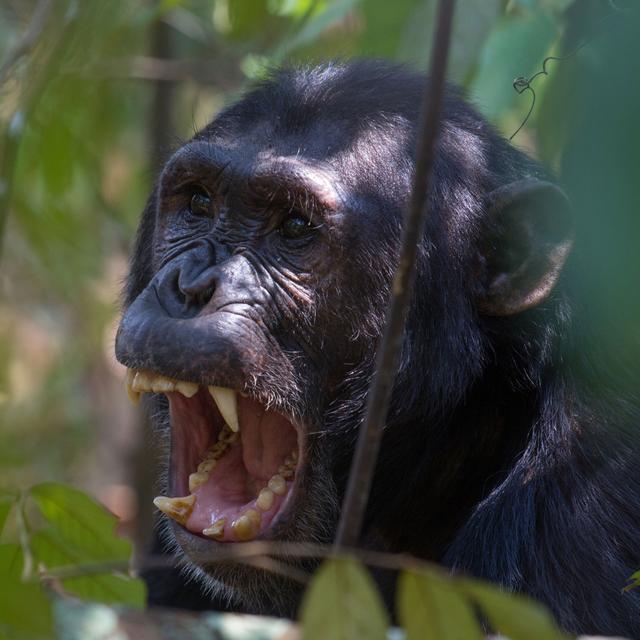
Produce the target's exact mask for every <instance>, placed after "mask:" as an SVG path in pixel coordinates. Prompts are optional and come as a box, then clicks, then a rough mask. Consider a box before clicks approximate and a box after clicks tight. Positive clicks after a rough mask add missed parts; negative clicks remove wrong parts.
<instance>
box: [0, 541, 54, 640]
mask: <svg viewBox="0 0 640 640" xmlns="http://www.w3.org/2000/svg"><path fill="white" fill-rule="evenodd" d="M22 563H23V556H22V549H21V548H20V547H19V546H18V545H16V544H2V545H0V640H21V639H26V638H30V640H35V639H37V638H50V637H52V633H53V630H52V615H51V605H50V602H49V599H48V598H47V596H46V595H45V593H44V591H43V589H42V587H41V586H40V585H39V584H38V583H30V582H23V581H22V575H21V574H22Z"/></svg>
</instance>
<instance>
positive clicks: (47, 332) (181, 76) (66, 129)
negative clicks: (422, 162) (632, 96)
mask: <svg viewBox="0 0 640 640" xmlns="http://www.w3.org/2000/svg"><path fill="white" fill-rule="evenodd" d="M570 4H571V3H570V2H567V1H566V0H565V1H564V2H560V1H555V2H553V1H551V0H546V1H542V0H541V1H539V2H538V1H535V2H534V1H530V2H525V1H524V0H520V1H518V2H513V1H512V2H506V1H504V0H460V1H459V5H458V10H457V14H456V18H455V26H454V37H453V47H452V51H451V68H450V76H451V78H452V80H455V81H457V82H459V83H461V84H463V85H464V86H465V87H467V89H468V90H469V92H470V95H471V97H472V98H473V99H474V101H475V102H476V103H477V104H478V106H479V107H480V108H481V109H482V110H483V111H484V112H485V113H486V114H487V115H488V116H489V117H490V118H491V119H492V120H493V121H494V122H495V123H496V125H497V126H498V127H500V128H502V129H503V130H504V131H505V132H507V133H509V132H511V131H513V130H514V129H515V128H516V126H517V124H518V123H519V122H520V121H521V120H522V118H523V117H524V115H525V114H526V112H527V111H528V108H529V104H530V102H529V97H528V96H526V95H524V96H518V94H517V93H516V92H515V91H514V90H513V88H512V86H511V82H512V79H513V77H514V76H516V75H526V74H528V73H531V72H533V71H534V70H535V69H537V67H538V66H539V65H540V62H541V58H542V57H543V56H544V55H545V53H546V52H548V51H549V50H550V49H551V48H552V47H553V46H557V42H556V41H557V39H558V37H559V35H560V34H561V33H562V31H563V25H564V22H563V21H564V19H565V18H564V16H565V13H566V10H567V7H568V6H569V5H570ZM43 5H45V6H48V7H49V12H48V15H47V16H46V20H44V21H42V24H41V25H39V27H40V31H39V32H38V33H37V37H36V38H35V39H34V40H33V42H31V43H30V45H29V46H28V47H26V48H24V47H23V49H24V50H22V51H21V53H22V55H20V56H15V52H16V49H18V50H21V49H20V48H21V46H22V44H23V41H24V39H25V36H26V34H28V33H29V32H30V30H32V28H33V22H34V20H35V18H34V16H37V15H38V12H39V10H40V9H41V8H42V6H43ZM435 6H436V2H435V0H399V1H398V2H396V3H388V2H386V1H382V0H252V2H247V1H246V0H215V1H214V0H190V1H187V0H164V1H162V2H155V3H154V2H143V1H142V0H140V1H137V2H129V1H126V2H125V1H124V0H109V2H94V1H90V2H79V1H77V0H50V1H49V2H47V1H46V0H29V1H27V2H24V1H18V0H4V1H3V2H1V3H0V60H3V61H4V65H5V66H4V67H2V72H3V78H0V79H3V82H2V85H1V88H0V125H1V126H2V129H0V131H2V132H3V133H2V137H1V138H0V140H1V141H2V142H0V144H2V147H1V148H0V181H1V183H0V185H1V186H2V187H3V188H2V189H0V222H5V227H6V228H5V233H4V238H3V261H2V270H1V276H0V277H1V278H2V279H1V284H2V291H3V294H4V295H3V301H2V303H1V306H0V354H1V355H2V358H1V360H0V361H1V362H2V365H1V366H0V402H1V403H2V409H3V410H2V414H1V415H0V422H1V424H0V465H2V468H3V470H4V471H5V476H6V477H7V478H8V480H10V481H14V482H36V481H41V480H47V479H59V480H66V481H74V482H80V483H81V484H82V485H84V486H88V487H89V488H92V489H93V490H94V491H97V492H101V491H104V487H105V485H109V484H111V483H115V484H119V483H122V482H124V481H125V476H126V461H127V460H126V455H127V454H126V451H127V449H128V448H130V447H129V445H130V443H131V440H132V438H133V437H134V436H132V435H131V431H132V429H133V425H134V424H135V417H134V415H133V414H132V413H131V411H130V410H129V409H128V407H127V406H126V404H125V399H124V396H123V395H122V394H120V393H119V389H118V385H119V384H120V383H121V378H122V371H121V369H120V367H119V366H118V365H117V363H115V362H114V360H113V356H112V354H111V351H112V341H113V330H114V325H115V322H116V315H117V300H118V292H119V288H120V286H121V282H122V279H123V277H124V273H125V270H126V256H127V250H128V247H129V246H130V243H131V239H132V237H133V234H134V230H135V225H136V220H137V217H138V215H139V212H140V211H141V210H142V208H143V205H144V199H145V195H146V193H147V192H148V190H149V187H150V183H151V181H152V179H153V173H154V170H155V169H154V168H155V166H157V163H158V162H159V160H160V158H159V157H154V154H155V155H156V156H157V155H158V154H160V155H165V156H166V154H168V153H169V152H170V151H171V149H172V148H175V147H176V146H177V145H178V144H179V143H180V141H181V140H183V139H185V138H187V137H189V136H190V135H191V134H192V133H193V132H194V131H195V130H196V129H197V128H198V127H201V126H203V125H204V124H205V123H206V122H207V121H208V120H209V119H210V118H211V117H212V116H213V115H214V113H215V112H216V111H217V110H218V109H219V108H220V107H221V106H222V105H223V104H224V103H225V101H227V100H229V99H232V98H233V97H234V96H236V95H237V93H238V92H239V91H241V90H242V88H243V87H244V86H245V85H246V82H247V81H248V80H250V79H251V78H255V77H259V76H260V75H262V74H264V72H265V70H266V69H267V68H269V66H272V65H274V64H278V63H280V62H283V61H294V62H299V61H303V62H306V61H313V60H318V59H327V58H336V57H350V56H355V55H367V56H380V57H390V58H393V59H395V60H398V61H403V62H407V63H409V64H413V65H417V66H418V67H421V68H424V67H426V65H427V62H428V52H429V49H430V46H431V42H432V40H431V39H432V33H431V29H430V25H431V24H432V23H433V19H434V14H435ZM36 26H38V25H36ZM160 27H162V29H160ZM158 42H159V43H160V48H158ZM14 58H15V59H14ZM7 63H9V66H8V68H6V65H7ZM556 68H557V67H554V68H553V69H552V71H553V72H555V70H556ZM540 84H542V83H540ZM539 91H540V92H541V93H542V91H543V90H542V88H540V89H539ZM537 115H538V112H537V111H535V112H534V115H533V118H532V119H531V121H530V123H529V126H528V127H527V129H526V130H525V131H523V132H522V133H521V134H520V135H519V142H520V143H521V144H522V145H523V146H525V147H526V148H528V149H535V147H536V140H537V135H536V119H537ZM157 118H161V120H160V121H159V122H160V124H159V125H158V124H156V123H157V122H158V120H157ZM162 118H164V120H162ZM150 123H154V125H153V128H152V127H151V125H150ZM547 147H550V144H549V143H547V144H546V146H545V150H546V149H547ZM551 153H552V152H551V150H550V151H549V155H550V154H551ZM43 441H47V442H48V443H49V445H48V446H47V447H42V446H41V443H42V442H43ZM109 450H110V451H112V452H113V453H112V454H109V453H108V451H109ZM123 452H124V453H123Z"/></svg>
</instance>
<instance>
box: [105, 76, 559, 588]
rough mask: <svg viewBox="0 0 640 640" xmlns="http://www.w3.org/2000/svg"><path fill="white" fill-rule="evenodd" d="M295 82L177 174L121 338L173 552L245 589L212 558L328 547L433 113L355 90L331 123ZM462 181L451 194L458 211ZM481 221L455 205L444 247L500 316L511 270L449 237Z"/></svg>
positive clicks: (213, 137) (261, 97) (461, 236)
mask: <svg viewBox="0 0 640 640" xmlns="http://www.w3.org/2000/svg"><path fill="white" fill-rule="evenodd" d="M279 82H280V84H278V83H277V82H275V83H274V84H272V85H269V86H266V87H263V88H262V89H259V90H258V91H257V92H254V93H253V94H250V95H249V96H248V97H247V98H245V100H244V101H243V102H240V103H239V104H238V105H236V106H235V107H233V108H231V109H229V110H228V111H226V112H224V113H223V114H222V115H221V116H220V117H219V118H218V119H217V120H216V121H214V123H213V124H212V125H210V126H209V127H207V128H206V129H205V130H204V131H203V132H201V133H200V134H199V135H198V136H196V138H195V139H194V140H192V141H191V142H189V143H187V144H186V145H185V146H184V147H182V148H181V149H179V150H178V151H177V153H175V155H174V156H173V157H172V158H171V159H170V160H169V161H168V163H167V165H166V166H165V168H164V170H163V172H162V174H161V176H160V178H159V181H158V184H157V187H156V190H155V192H154V195H153V197H152V198H151V200H150V203H149V206H148V207H147V210H146V212H145V214H144V219H143V221H142V224H141V232H140V236H139V242H138V249H137V251H138V253H137V256H136V258H135V259H134V263H133V269H132V276H131V286H130V290H129V299H128V306H127V308H126V311H125V313H124V317H123V319H122V323H121V326H120V329H119V332H118V338H117V355H118V359H119V360H120V361H121V362H123V363H124V364H125V365H126V366H127V367H128V368H129V377H128V385H129V393H130V395H131V397H132V398H133V399H134V400H136V401H137V399H138V397H139V395H140V394H142V393H149V394H154V395H153V396H152V399H151V402H152V403H153V405H154V406H153V411H152V413H153V415H154V416H155V420H156V422H157V423H158V433H159V434H164V436H166V437H167V438H168V440H169V442H170V445H169V447H168V448H169V453H168V459H167V461H166V462H167V464H166V467H167V473H166V475H165V476H164V477H163V479H162V481H161V491H162V492H163V495H162V496H160V497H158V498H156V500H155V504H156V506H157V507H158V509H159V510H160V511H162V512H163V513H164V514H166V515H167V516H169V518H171V520H172V526H171V530H170V533H169V537H170V538H171V539H172V540H174V541H175V542H177V544H178V546H179V547H180V548H181V550H182V551H183V552H184V553H185V554H186V556H187V557H188V558H191V560H192V565H193V566H195V567H197V571H198V573H199V574H200V575H201V576H203V575H212V576H214V577H216V578H219V579H221V580H223V581H226V582H227V583H228V584H230V586H232V587H235V588H237V589H240V590H245V591H246V589H247V584H248V583H249V582H251V580H252V579H249V578H248V577H247V576H248V575H249V574H248V573H246V572H245V573H242V572H232V571H231V570H229V569H228V568H224V567H220V566H216V565H212V564H210V563H208V562H207V554H208V553H210V551H211V549H212V548H213V547H215V546H216V545H221V544H222V545H224V544H233V543H240V542H244V541H249V540H254V539H256V538H260V539H283V540H316V541H330V540H331V538H332V535H333V531H334V529H335V526H336V519H337V513H338V505H339V493H340V492H339V491H338V490H337V488H336V482H338V484H340V482H341V478H342V477H341V476H340V477H338V476H337V475H336V473H337V472H336V469H337V467H339V466H340V465H341V464H342V465H343V467H344V464H343V462H344V459H345V456H346V455H347V454H348V453H349V451H350V449H351V446H352V443H353V438H354V434H355V432H356V429H357V426H358V424H359V421H360V420H361V414H362V405H363V399H364V393H365V390H366V385H367V383H368V381H369V379H370V375H371V371H372V363H373V357H374V353H375V348H376V345H377V342H378V339H379V336H380V333H381V330H382V326H383V319H384V310H385V305H386V301H387V299H388V296H389V289H390V282H391V275H392V272H393V265H394V264H395V258H396V256H397V252H398V242H399V240H398V239H399V229H400V221H401V213H402V211H403V208H404V206H405V204H406V202H407V199H408V195H409V188H410V181H411V174H412V170H413V162H412V148H413V137H412V136H413V132H414V124H413V123H414V121H415V115H416V112H417V106H418V105H415V104H414V105H411V106H410V107H407V106H406V105H405V100H404V98H403V97H402V96H397V97H396V98H395V99H396V100H397V102H398V105H396V106H394V98H393V97H392V96H391V97H388V100H389V101H390V102H389V106H388V109H389V111H385V110H384V109H382V108H381V107H380V106H379V105H377V103H376V100H375V98H374V97H372V96H371V95H367V94H360V95H358V93H357V91H356V93H355V94H354V89H351V88H349V87H346V86H345V87H342V89H341V91H342V92H343V104H342V106H341V107H340V108H338V107H336V106H335V105H334V106H333V107H331V106H330V105H328V106H327V108H326V109H323V108H321V107H322V101H323V100H325V101H326V100H331V99H334V98H335V96H334V98H332V97H331V96H330V95H328V96H322V95H320V96H316V97H315V98H313V101H312V100H311V98H310V97H309V92H310V90H311V89H310V87H306V88H305V87H304V86H303V85H302V84H301V85H300V86H299V87H298V88H297V89H296V88H295V87H288V88H287V87H283V86H282V83H283V80H282V79H281V80H280V81H279ZM314 82H316V84H317V85H318V87H320V85H321V84H322V83H325V84H326V85H327V87H329V85H330V82H335V79H333V80H332V79H331V77H330V76H329V75H327V76H326V77H325V78H322V77H316V78H315V80H314ZM305 92H306V93H305ZM389 93H390V94H391V93H392V92H389ZM267 96H270V98H269V99H267ZM305 100H306V101H307V103H308V104H307V103H305ZM394 108H395V111H393V110H392V109H394ZM278 109H279V110H278ZM443 179H444V178H443ZM460 181H461V178H460V176H455V179H452V180H450V183H449V184H444V185H440V190H441V191H442V193H444V197H445V198H446V197H449V196H447V192H448V191H451V196H450V197H451V198H454V197H455V195H456V194H455V193H454V191H455V189H456V185H457V184H458V183H459V182H460ZM476 205H477V206H476V209H475V210H474V211H473V212H471V213H472V214H473V216H475V218H474V217H473V216H472V215H471V213H469V212H467V213H465V212H464V211H458V212H457V213H454V214H450V216H451V217H450V218H449V219H448V220H445V216H446V215H449V214H448V212H449V209H448V208H447V207H446V206H442V207H440V210H438V211H436V212H435V213H434V219H437V220H438V224H437V225H436V226H439V227H440V232H441V233H443V234H445V235H443V236H442V238H441V239H440V240H437V241H436V240H435V239H434V240H433V241H432V242H439V243H440V245H441V246H442V247H446V250H447V251H449V252H450V251H451V250H452V249H451V243H452V242H453V239H452V238H454V237H455V240H456V241H457V242H458V243H459V244H460V247H459V253H460V252H462V253H464V255H465V256H468V261H469V269H468V270H467V273H469V274H471V273H476V274H479V275H477V280H478V281H480V280H482V283H483V284H482V286H481V285H480V284H478V282H471V283H469V282H465V283H458V284H457V285H456V286H457V287H458V289H459V290H460V291H461V292H462V293H461V294H460V295H467V294H469V295H472V297H473V295H475V297H476V298H478V299H480V298H481V299H482V301H483V302H484V303H485V304H489V306H490V305H491V303H492V300H494V299H495V297H496V295H497V294H496V291H498V293H499V294H500V295H502V293H501V290H500V289H499V287H503V289H504V290H507V289H509V287H508V283H505V276H504V274H502V273H500V274H497V273H493V272H492V267H491V264H492V262H491V260H487V259H485V258H484V257H482V259H480V258H477V256H478V255H481V256H484V254H483V253H482V252H481V251H480V249H474V248H472V245H471V242H470V240H469V237H470V232H468V231H463V232H456V233H455V234H453V233H451V232H450V231H447V230H448V229H451V228H452V225H453V226H455V225H456V224H458V221H457V220H464V219H465V218H464V216H465V215H466V216H467V221H468V227H469V229H476V228H477V227H478V218H479V216H480V215H481V213H482V212H483V211H484V209H483V207H484V204H483V203H481V202H480V200H477V202H476ZM456 216H457V218H456ZM443 220H444V222H443ZM434 228H435V227H434ZM447 233H449V235H446V234H447ZM525 235H526V234H525ZM525 240H527V238H525ZM527 241H528V240H527ZM480 244H481V243H478V247H480ZM485 244H486V243H485ZM489 244H491V243H489ZM556 245H557V243H556ZM556 245H554V246H556ZM479 251H480V253H479ZM427 254H428V251H427V250H426V249H425V250H424V251H423V252H422V255H421V265H420V266H419V278H423V282H422V284H423V289H424V291H423V293H422V294H421V295H422V296H423V297H422V298H420V300H421V302H420V304H419V306H420V308H425V306H426V305H428V302H427V300H428V295H429V294H428V291H429V286H428V283H427V277H428V276H427V275H426V274H427V273H428V272H429V267H428V264H429V263H428V255H427ZM465 259H467V258H465ZM514 260H515V262H516V263H517V264H516V265H515V268H519V267H521V266H522V260H521V259H520V260H519V261H518V259H514ZM472 262H473V265H471V263H472ZM503 262H504V261H502V262H501V263H500V265H502V264H503ZM472 266H473V268H472ZM508 266H509V269H510V270H512V271H513V270H514V269H513V267H512V265H508ZM542 270H543V271H544V274H541V275H545V276H546V274H548V272H549V269H548V268H545V267H544V265H543V266H542ZM452 272H455V273H456V274H458V273H459V269H458V267H457V266H456V267H455V268H453V266H452ZM498 276H502V279H500V278H499V277H498ZM431 277H432V276H429V278H431ZM447 277H449V276H443V278H444V280H446V278H447ZM444 280H443V281H444ZM554 281H555V280H554ZM523 282H524V281H523ZM485 285H486V286H485ZM552 285H553V282H551V285H550V286H552ZM491 286H493V289H492V288H491ZM523 287H524V288H525V289H526V294H527V295H528V294H531V291H535V287H533V286H531V285H530V284H528V285H527V286H524V284H523ZM480 290H481V293H478V291H480ZM474 291H475V294H474V293H473V292H474ZM485 293H486V295H485ZM544 295H546V293H544ZM492 296H493V297H492ZM503 297H504V296H503ZM506 297H508V296H506ZM533 297H534V298H535V293H534V294H533ZM518 300H520V298H518ZM534 303H535V300H534ZM471 306H473V305H471ZM515 307H516V308H517V307H518V302H517V301H516V305H515ZM506 312H508V313H512V312H513V310H508V311H506ZM441 315H442V314H441V313H435V312H434V313H433V314H431V316H432V317H433V318H438V317H440V316H441ZM427 326H430V322H427V321H425V327H427ZM414 334H415V332H414ZM412 339H414V340H415V339H416V335H413V337H412ZM417 351H422V347H420V349H417V350H416V352H417ZM162 425H168V426H169V428H168V429H166V430H163V429H162ZM342 479H343V478H342ZM250 575H254V574H250ZM253 582H255V581H253ZM255 590H258V591H259V590H260V586H259V585H258V586H256V587H255ZM271 597H273V598H275V599H277V597H276V596H273V595H272V596H271Z"/></svg>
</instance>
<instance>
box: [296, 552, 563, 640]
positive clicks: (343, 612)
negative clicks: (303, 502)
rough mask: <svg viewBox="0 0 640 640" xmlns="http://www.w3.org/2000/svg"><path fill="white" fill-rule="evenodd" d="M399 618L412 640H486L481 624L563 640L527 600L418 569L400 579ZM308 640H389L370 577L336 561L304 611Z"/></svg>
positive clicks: (517, 639)
mask: <svg viewBox="0 0 640 640" xmlns="http://www.w3.org/2000/svg"><path fill="white" fill-rule="evenodd" d="M397 616H398V621H399V624H400V626H401V628H402V629H403V630H404V631H405V634H406V636H405V637H406V640H481V639H482V638H484V637H485V629H484V628H483V625H482V621H485V620H486V622H488V625H489V626H490V627H491V629H492V631H494V632H495V633H497V634H499V636H500V637H504V638H510V639H511V640H563V638H566V637H567V636H565V635H564V634H563V633H562V632H561V631H560V630H559V629H558V628H557V627H556V625H555V623H554V621H553V619H552V617H551V616H550V614H549V613H548V612H547V611H546V610H545V609H544V608H543V607H541V606H540V605H538V604H537V603H535V602H533V601H532V600H530V599H528V598H524V597H521V596H513V595H511V594H506V593H504V592H503V591H500V590H499V589H498V588H497V587H495V586H490V585H487V584H483V583H481V582H478V581H476V580H469V579H467V578H454V577H451V576H450V575H447V574H445V573H444V572H443V571H441V570H440V569H438V568H435V567H427V566H424V565H423V566H416V568H415V569H412V570H405V571H403V572H401V573H400V576H399V578H398V593H397ZM301 625H302V633H303V637H304V639H305V640H324V639H325V638H344V639H345V640H347V639H350V638H368V639H369V638H371V639H372V640H384V639H385V638H387V633H388V629H389V620H388V618H387V614H386V612H385V610H384V606H383V604H382V600H381V598H380V596H379V594H378V592H377V589H376V587H375V583H374V582H373V580H372V579H371V576H370V575H369V572H368V571H367V570H366V569H365V568H364V567H363V566H362V565H361V564H360V563H359V562H357V561H356V560H354V559H352V558H348V557H341V558H332V559H330V560H327V561H326V562H325V563H324V565H323V566H322V567H321V568H320V569H319V570H318V571H317V572H316V574H315V576H314V577H313V580H312V581H311V584H310V585H309V587H308V589H307V591H306V594H305V598H304V601H303V603H302V610H301Z"/></svg>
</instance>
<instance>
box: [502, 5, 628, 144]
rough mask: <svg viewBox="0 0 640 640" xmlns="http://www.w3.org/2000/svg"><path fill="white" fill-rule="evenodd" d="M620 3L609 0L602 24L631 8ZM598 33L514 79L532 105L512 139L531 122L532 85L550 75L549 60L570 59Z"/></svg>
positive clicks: (514, 83)
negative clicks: (608, 9) (533, 70)
mask: <svg viewBox="0 0 640 640" xmlns="http://www.w3.org/2000/svg"><path fill="white" fill-rule="evenodd" d="M620 4H623V3H621V1H620V0H609V6H610V7H611V9H612V11H611V13H610V14H608V15H606V16H605V17H604V18H603V19H602V20H601V22H600V26H602V24H604V23H606V22H607V21H608V20H609V19H611V17H612V16H616V15H619V14H621V13H624V12H626V11H628V10H629V8H628V7H627V6H626V5H624V6H620ZM597 35H599V34H595V35H594V36H593V37H591V38H589V39H587V40H586V41H584V42H583V43H582V44H580V45H578V46H577V47H576V48H575V49H574V50H573V51H572V52H571V53H569V54H567V55H566V56H547V57H546V58H545V59H544V60H543V61H542V69H540V71H538V72H536V73H534V74H533V75H532V76H530V77H529V78H527V77H525V76H518V77H517V78H516V79H515V80H514V81H513V88H514V89H515V90H516V91H517V92H518V93H519V94H523V93H524V92H525V91H529V92H531V107H530V108H529V111H528V113H527V115H526V116H525V118H524V120H523V121H522V124H520V126H519V127H518V128H517V129H516V130H515V131H514V133H513V134H512V135H511V137H510V138H509V140H510V141H511V140H513V139H514V138H515V137H516V136H517V135H518V134H519V133H520V131H522V129H523V128H524V126H525V125H526V124H527V122H529V118H531V114H532V113H533V110H534V109H535V106H536V92H535V89H534V88H533V87H532V86H531V85H532V83H533V82H534V81H535V80H536V79H537V78H539V77H540V76H548V75H549V71H548V69H547V65H548V64H549V62H551V61H554V62H564V61H565V60H569V58H573V57H574V56H575V55H576V54H578V52H579V51H581V50H582V49H583V48H584V47H586V46H587V45H588V44H590V43H591V42H592V41H593V40H594V39H595V38H596V37H597Z"/></svg>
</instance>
